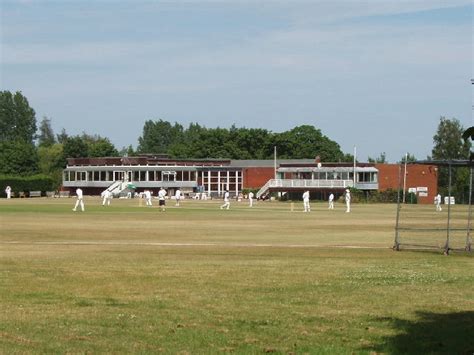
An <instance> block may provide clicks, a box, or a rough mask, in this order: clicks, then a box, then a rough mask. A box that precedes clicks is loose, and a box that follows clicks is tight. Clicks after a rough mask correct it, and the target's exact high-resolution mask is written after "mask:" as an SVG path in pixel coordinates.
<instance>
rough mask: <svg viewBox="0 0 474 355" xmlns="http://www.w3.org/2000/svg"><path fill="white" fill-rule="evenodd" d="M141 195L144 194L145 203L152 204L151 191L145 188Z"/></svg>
mask: <svg viewBox="0 0 474 355" xmlns="http://www.w3.org/2000/svg"><path fill="white" fill-rule="evenodd" d="M143 195H144V196H145V205H147V206H153V204H152V203H151V191H150V190H145V191H144V192H143Z"/></svg>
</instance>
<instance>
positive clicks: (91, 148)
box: [81, 133, 119, 158]
mask: <svg viewBox="0 0 474 355" xmlns="http://www.w3.org/2000/svg"><path fill="white" fill-rule="evenodd" d="M81 138H82V140H83V141H84V142H85V143H86V145H87V147H88V149H87V152H88V157H91V158H94V157H117V156H119V153H118V151H117V149H116V148H115V146H114V145H113V144H112V143H111V142H110V140H109V139H108V138H104V137H101V136H99V135H93V136H91V135H88V134H86V133H83V134H82V136H81Z"/></svg>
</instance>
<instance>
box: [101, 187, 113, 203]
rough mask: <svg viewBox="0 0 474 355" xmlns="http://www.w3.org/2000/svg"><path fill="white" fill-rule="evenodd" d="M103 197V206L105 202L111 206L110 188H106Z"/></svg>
mask: <svg viewBox="0 0 474 355" xmlns="http://www.w3.org/2000/svg"><path fill="white" fill-rule="evenodd" d="M102 197H103V198H104V199H103V200H102V206H105V204H107V206H110V201H111V200H112V192H110V191H109V190H105V191H104V192H103V193H102Z"/></svg>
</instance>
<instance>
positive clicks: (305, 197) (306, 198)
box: [303, 191, 309, 201]
mask: <svg viewBox="0 0 474 355" xmlns="http://www.w3.org/2000/svg"><path fill="white" fill-rule="evenodd" d="M303 201H309V191H305V193H304V194H303Z"/></svg>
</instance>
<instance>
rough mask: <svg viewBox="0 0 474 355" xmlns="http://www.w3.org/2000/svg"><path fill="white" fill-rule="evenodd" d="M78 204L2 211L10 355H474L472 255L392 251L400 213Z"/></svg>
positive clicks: (0, 298)
mask: <svg viewBox="0 0 474 355" xmlns="http://www.w3.org/2000/svg"><path fill="white" fill-rule="evenodd" d="M73 202H74V201H73V199H43V198H36V199H34V198H32V199H14V200H9V201H7V200H5V199H3V200H1V201H0V227H1V228H0V317H1V318H0V353H159V352H163V353H179V354H195V353H206V354H207V353H223V352H234V353H273V352H274V353H286V354H288V353H295V354H302V353H311V354H315V353H316V354H320V353H322V354H352V353H368V354H369V353H372V354H374V353H400V354H401V353H403V354H424V353H446V354H472V353H473V352H474V255H472V254H468V253H464V252H454V253H452V254H451V255H450V256H448V257H447V256H443V255H442V253H441V251H439V250H436V251H406V250H404V251H400V252H394V251H392V250H391V247H392V245H393V239H394V225H395V212H396V206H394V205H354V206H353V212H352V213H350V214H346V213H344V208H343V206H342V205H337V206H336V210H335V211H328V210H327V209H326V204H316V203H313V204H312V212H311V213H309V214H307V213H302V212H301V210H302V204H299V203H296V204H295V211H294V212H290V206H291V205H290V204H289V203H277V202H272V203H270V202H266V203H259V204H258V205H257V206H255V207H254V208H253V209H250V208H248V207H247V205H246V204H245V203H241V204H237V203H234V204H233V205H232V206H231V210H229V211H225V210H220V209H219V208H218V206H219V205H220V203H221V201H206V202H196V201H184V203H183V204H182V206H181V207H180V208H176V207H174V206H173V205H171V204H170V205H169V206H168V208H167V211H166V212H164V213H160V212H159V210H158V208H157V207H153V208H146V207H143V206H142V207H140V206H139V203H138V201H137V200H113V202H112V205H111V206H110V207H102V206H101V205H100V201H99V199H97V198H91V197H86V212H84V213H81V212H75V213H74V212H72V211H71V209H72V207H73ZM410 208H412V209H413V212H415V211H416V213H419V214H418V216H421V217H418V219H417V220H416V222H415V219H414V218H413V216H414V215H415V214H414V213H413V214H411V213H408V212H410V210H409V209H410ZM462 209H463V207H462V206H456V209H455V210H453V216H456V215H459V216H460V217H459V221H458V222H459V223H460V225H461V224H462V223H464V219H463V218H462V216H463V215H464V214H465V211H464V210H462ZM404 213H406V215H404V218H403V221H404V223H407V225H410V224H415V223H417V224H420V225H423V224H424V223H426V225H439V226H443V225H444V224H445V217H446V215H445V214H444V213H445V211H443V212H442V213H438V214H437V213H435V212H434V208H433V206H415V207H413V206H410V207H407V208H406V209H404ZM456 218H457V217H455V220H456ZM425 238H426V236H425Z"/></svg>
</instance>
